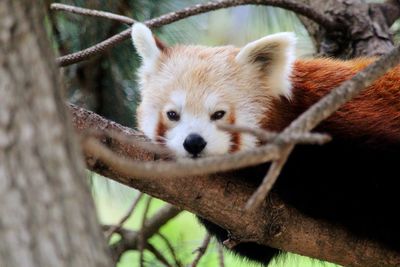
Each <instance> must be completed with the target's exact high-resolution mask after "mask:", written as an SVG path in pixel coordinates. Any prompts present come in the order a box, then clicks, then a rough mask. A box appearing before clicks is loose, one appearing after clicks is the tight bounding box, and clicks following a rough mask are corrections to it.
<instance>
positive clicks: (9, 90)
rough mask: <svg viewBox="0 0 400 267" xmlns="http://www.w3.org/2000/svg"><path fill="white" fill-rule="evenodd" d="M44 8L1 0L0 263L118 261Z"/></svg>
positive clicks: (104, 263) (107, 263) (95, 263)
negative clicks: (68, 106)
mask: <svg viewBox="0 0 400 267" xmlns="http://www.w3.org/2000/svg"><path fill="white" fill-rule="evenodd" d="M38 6H39V4H33V3H32V1H29V0H2V1H0V203H1V205H0V240H1V242H0V265H1V266H5V267H8V266H10V267H15V266H20V267H22V266H23V267H28V266H40V267H45V266H52V267H53V266H57V267H60V266H85V267H86V266H96V267H98V266H111V262H110V259H109V257H108V255H107V251H106V244H105V241H104V238H103V236H102V233H101V231H100V227H99V226H98V222H97V219H96V214H95V208H94V205H93V201H92V199H91V196H90V192H89V190H88V188H87V185H86V182H85V179H84V175H85V173H84V166H83V161H82V159H81V155H80V152H79V149H78V146H77V144H76V142H75V140H74V138H73V129H72V127H71V125H70V122H69V121H70V119H69V117H68V116H67V113H66V110H65V107H64V103H63V99H62V97H61V94H60V88H61V86H60V83H59V81H58V76H57V67H56V65H55V64H54V62H53V58H54V55H53V54H52V53H51V49H50V44H49V42H48V40H47V36H46V33H45V31H44V25H45V22H44V14H43V12H42V10H41V9H40V7H38Z"/></svg>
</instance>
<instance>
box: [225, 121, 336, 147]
mask: <svg viewBox="0 0 400 267" xmlns="http://www.w3.org/2000/svg"><path fill="white" fill-rule="evenodd" d="M218 128H220V129H221V130H225V131H229V132H241V133H248V134H251V135H254V136H255V137H257V138H258V139H259V140H260V141H261V142H263V143H265V142H271V141H275V142H279V143H288V144H318V145H323V144H325V143H327V142H329V141H331V140H332V138H331V137H330V136H329V135H327V134H318V133H296V132H293V133H290V135H287V136H281V135H279V133H276V132H269V131H265V130H263V129H255V128H249V127H244V126H236V125H218ZM277 138H278V139H277Z"/></svg>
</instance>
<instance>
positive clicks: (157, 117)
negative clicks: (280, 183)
mask: <svg viewBox="0 0 400 267" xmlns="http://www.w3.org/2000/svg"><path fill="white" fill-rule="evenodd" d="M132 40H133V43H134V46H135V47H136V50H137V52H138V53H139V55H140V56H141V58H142V61H143V63H142V66H141V68H140V70H139V74H138V76H139V82H140V87H141V97H142V101H141V103H140V106H139V108H138V114H137V116H138V121H139V128H140V130H142V131H143V132H144V133H145V134H146V135H147V136H148V137H149V138H151V139H152V140H154V141H156V142H162V143H165V144H166V146H167V147H168V148H170V149H171V150H173V151H174V152H175V153H176V154H177V155H178V156H184V157H186V156H188V157H197V156H206V155H217V154H224V153H228V152H235V151H238V150H243V149H248V148H252V147H254V146H256V144H257V140H256V139H255V138H254V137H252V136H250V135H245V134H237V133H228V132H226V131H222V130H220V129H218V128H217V124H218V123H221V124H234V125H240V126H247V127H253V128H255V127H259V126H260V125H259V124H260V121H261V120H262V118H263V117H265V116H266V115H265V114H266V113H267V112H268V107H269V104H270V101H271V99H272V98H274V97H279V96H284V97H290V89H291V85H290V80H289V76H290V72H291V68H292V63H293V61H294V46H295V37H294V35H293V34H291V33H280V34H275V35H271V36H267V37H264V38H262V39H260V40H257V41H255V42H252V43H250V44H248V45H246V46H245V47H244V48H242V49H240V50H238V49H237V48H234V47H230V46H227V47H216V48H210V47H201V46H177V47H171V48H166V49H164V50H163V51H161V50H160V49H159V48H158V47H157V45H156V43H155V40H154V38H153V36H152V34H151V31H150V30H149V29H148V28H147V27H146V26H144V25H143V24H139V23H136V24H135V25H134V26H133V27H132Z"/></svg>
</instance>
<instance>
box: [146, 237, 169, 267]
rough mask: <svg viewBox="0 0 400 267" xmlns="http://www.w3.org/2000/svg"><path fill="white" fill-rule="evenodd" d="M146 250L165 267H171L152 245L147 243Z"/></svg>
mask: <svg viewBox="0 0 400 267" xmlns="http://www.w3.org/2000/svg"><path fill="white" fill-rule="evenodd" d="M146 249H147V250H148V251H150V252H151V253H153V255H154V256H155V257H156V258H157V259H158V260H159V261H160V262H161V263H163V264H164V265H165V266H167V267H172V265H171V264H170V263H169V262H168V260H167V259H166V258H165V257H164V255H163V254H162V253H161V252H160V251H158V250H157V249H156V248H155V247H154V246H153V245H152V244H150V243H147V245H146Z"/></svg>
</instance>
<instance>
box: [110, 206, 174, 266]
mask: <svg viewBox="0 0 400 267" xmlns="http://www.w3.org/2000/svg"><path fill="white" fill-rule="evenodd" d="M179 213H180V209H178V208H176V207H175V206H172V205H170V204H166V205H165V206H164V207H162V208H161V209H160V210H159V211H158V212H157V213H156V214H155V215H153V216H152V217H151V218H150V219H148V220H147V221H146V227H145V228H142V229H141V233H142V234H143V235H144V237H145V238H146V240H147V239H149V238H150V237H151V236H153V235H154V234H155V233H157V232H158V231H159V229H160V228H161V227H162V226H163V225H165V224H166V223H167V222H168V221H169V220H171V219H173V218H175V216H177V215H178V214H179ZM111 227H113V226H103V228H104V229H105V231H107V230H108V229H110V228H111ZM117 233H119V234H120V235H121V240H119V241H118V242H116V243H114V244H112V245H111V246H110V251H111V254H112V256H113V258H114V260H115V261H116V262H117V261H118V260H119V259H120V257H121V255H122V254H123V253H124V252H125V251H127V250H137V249H138V246H139V245H138V242H139V233H138V232H136V231H132V230H128V229H124V228H120V229H118V230H117Z"/></svg>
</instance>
